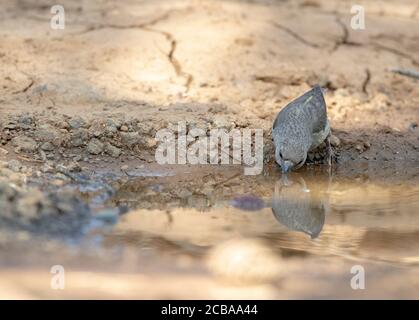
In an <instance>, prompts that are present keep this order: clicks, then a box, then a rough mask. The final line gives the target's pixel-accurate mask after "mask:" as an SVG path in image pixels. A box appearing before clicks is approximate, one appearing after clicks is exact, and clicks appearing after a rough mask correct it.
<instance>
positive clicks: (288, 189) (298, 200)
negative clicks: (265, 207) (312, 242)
mask: <svg viewBox="0 0 419 320" xmlns="http://www.w3.org/2000/svg"><path fill="white" fill-rule="evenodd" d="M315 186H316V188H317V189H319V188H318V187H319V186H321V185H318V184H317V183H316V184H315ZM321 191H322V190H320V192H319V190H310V189H308V188H307V185H306V183H305V181H304V179H303V178H302V177H299V179H298V180H295V181H293V180H288V179H281V180H279V181H277V183H276V184H275V191H274V194H273V198H272V212H273V214H274V217H275V218H276V219H277V220H278V222H279V223H281V224H282V225H284V226H286V227H287V228H289V229H290V230H295V231H302V232H304V233H306V234H308V235H310V237H311V238H312V239H314V238H317V237H318V236H319V234H320V232H321V231H322V229H323V225H324V222H325V218H326V213H327V212H328V211H329V210H328V209H327V208H328V202H327V201H326V195H325V194H322V193H321Z"/></svg>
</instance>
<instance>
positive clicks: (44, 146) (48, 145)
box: [41, 142, 55, 151]
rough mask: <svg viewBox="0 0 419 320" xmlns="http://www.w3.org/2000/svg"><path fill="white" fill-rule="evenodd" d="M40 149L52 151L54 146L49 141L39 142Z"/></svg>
mask: <svg viewBox="0 0 419 320" xmlns="http://www.w3.org/2000/svg"><path fill="white" fill-rule="evenodd" d="M41 149H42V150H44V151H54V150H55V146H54V145H53V144H52V143H51V142H45V143H43V144H41Z"/></svg>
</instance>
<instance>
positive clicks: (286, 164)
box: [281, 161, 293, 173]
mask: <svg viewBox="0 0 419 320" xmlns="http://www.w3.org/2000/svg"><path fill="white" fill-rule="evenodd" d="M292 167H293V164H292V162H291V161H284V162H282V165H281V168H282V172H283V173H288V172H289V171H290V170H291V169H292Z"/></svg>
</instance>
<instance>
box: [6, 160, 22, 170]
mask: <svg viewBox="0 0 419 320" xmlns="http://www.w3.org/2000/svg"><path fill="white" fill-rule="evenodd" d="M7 167H8V168H9V169H10V170H12V171H13V172H20V169H21V168H22V164H21V163H20V161H19V160H10V161H9V162H8V164H7Z"/></svg>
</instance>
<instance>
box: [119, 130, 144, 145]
mask: <svg viewBox="0 0 419 320" xmlns="http://www.w3.org/2000/svg"><path fill="white" fill-rule="evenodd" d="M121 140H122V143H123V144H124V145H126V146H127V147H133V146H135V145H136V144H138V143H139V142H140V135H139V134H138V132H121Z"/></svg>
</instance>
